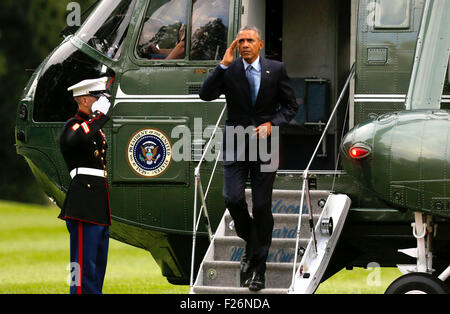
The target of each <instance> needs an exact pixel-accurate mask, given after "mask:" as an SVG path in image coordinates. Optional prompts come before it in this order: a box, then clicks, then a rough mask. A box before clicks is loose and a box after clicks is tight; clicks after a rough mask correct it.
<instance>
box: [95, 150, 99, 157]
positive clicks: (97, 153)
mask: <svg viewBox="0 0 450 314" xmlns="http://www.w3.org/2000/svg"><path fill="white" fill-rule="evenodd" d="M98 155H100V153H99V152H98V150H97V149H96V150H95V151H94V156H95V158H97V157H98Z"/></svg>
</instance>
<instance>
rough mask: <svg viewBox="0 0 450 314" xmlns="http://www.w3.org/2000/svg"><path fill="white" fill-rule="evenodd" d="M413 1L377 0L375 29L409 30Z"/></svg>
mask: <svg viewBox="0 0 450 314" xmlns="http://www.w3.org/2000/svg"><path fill="white" fill-rule="evenodd" d="M410 7H411V0H396V1H392V0H377V2H376V5H375V28H391V29H392V28H394V29H396V28H400V29H404V28H409V27H410Z"/></svg>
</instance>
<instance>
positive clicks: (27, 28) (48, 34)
mask: <svg viewBox="0 0 450 314" xmlns="http://www.w3.org/2000/svg"><path fill="white" fill-rule="evenodd" d="M70 2H77V3H78V4H79V5H80V7H81V12H83V11H84V10H85V9H87V8H89V7H90V6H91V5H92V4H93V3H94V2H95V0H77V1H70V0H1V1H0V117H1V119H2V121H1V123H0V199H6V200H15V201H21V202H32V203H44V202H46V198H45V196H44V194H43V193H42V192H41V190H40V189H39V187H38V186H37V184H36V181H35V180H34V177H33V175H32V174H31V171H30V169H29V168H28V165H27V164H26V162H25V160H24V159H23V157H22V156H19V155H17V153H16V149H15V146H14V144H15V140H14V127H15V119H16V112H17V106H18V102H19V98H20V97H21V94H22V91H23V88H24V87H25V85H26V83H27V81H28V79H29V78H30V76H31V74H32V72H33V69H36V68H37V67H38V66H39V64H40V63H41V62H42V61H43V60H44V58H45V57H47V55H48V54H49V53H50V52H51V51H52V50H53V49H54V48H55V47H56V46H57V45H58V44H59V43H60V42H61V41H62V39H63V38H62V37H60V35H59V34H60V32H61V30H62V29H63V28H64V27H65V26H66V25H67V22H66V20H67V18H66V17H67V15H68V14H70V13H71V12H73V11H68V10H67V5H68V4H69V3H70Z"/></svg>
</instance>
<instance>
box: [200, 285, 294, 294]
mask: <svg viewBox="0 0 450 314" xmlns="http://www.w3.org/2000/svg"><path fill="white" fill-rule="evenodd" d="M194 293H199V294H248V293H249V290H248V288H241V287H212V286H196V287H194ZM251 293H255V294H287V293H288V289H273V288H266V289H262V290H260V291H256V292H251Z"/></svg>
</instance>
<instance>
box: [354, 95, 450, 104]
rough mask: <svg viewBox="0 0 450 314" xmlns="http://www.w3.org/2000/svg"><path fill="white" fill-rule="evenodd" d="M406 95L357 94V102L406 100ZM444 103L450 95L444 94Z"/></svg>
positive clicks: (449, 98)
mask: <svg viewBox="0 0 450 314" xmlns="http://www.w3.org/2000/svg"><path fill="white" fill-rule="evenodd" d="M405 100H406V95H402V94H358V95H355V100H354V101H355V102H390V103H396V102H404V101H405ZM441 102H442V103H449V102H450V95H442V99H441Z"/></svg>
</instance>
